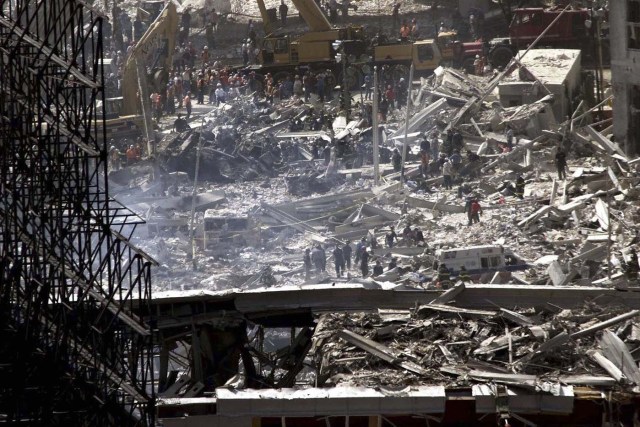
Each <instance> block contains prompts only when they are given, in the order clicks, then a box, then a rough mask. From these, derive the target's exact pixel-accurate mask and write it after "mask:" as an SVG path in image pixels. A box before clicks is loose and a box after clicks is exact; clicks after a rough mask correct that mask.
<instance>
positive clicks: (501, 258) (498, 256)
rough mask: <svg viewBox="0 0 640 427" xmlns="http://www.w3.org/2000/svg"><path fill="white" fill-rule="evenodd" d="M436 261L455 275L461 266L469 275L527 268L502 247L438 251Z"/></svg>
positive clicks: (487, 246)
mask: <svg viewBox="0 0 640 427" xmlns="http://www.w3.org/2000/svg"><path fill="white" fill-rule="evenodd" d="M436 260H437V262H438V264H445V265H446V266H447V268H448V269H449V272H450V273H452V274H457V273H458V272H459V271H460V268H461V267H462V266H464V268H466V269H467V271H468V272H469V274H480V273H486V272H490V271H505V270H509V271H513V270H521V269H524V268H527V264H526V263H525V262H523V261H522V260H521V259H519V257H518V256H516V255H515V254H514V253H513V252H512V251H511V250H509V249H507V248H504V247H503V246H502V245H481V246H467V247H464V248H452V249H438V250H437V251H436Z"/></svg>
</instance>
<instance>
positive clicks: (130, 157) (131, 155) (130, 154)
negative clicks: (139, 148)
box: [126, 145, 136, 165]
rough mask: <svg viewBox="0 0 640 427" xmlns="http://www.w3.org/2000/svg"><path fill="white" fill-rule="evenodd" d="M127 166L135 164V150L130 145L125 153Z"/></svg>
mask: <svg viewBox="0 0 640 427" xmlns="http://www.w3.org/2000/svg"><path fill="white" fill-rule="evenodd" d="M126 156H127V165H132V164H134V163H135V162H136V149H135V147H134V146H133V145H130V146H129V148H128V149H127V152H126Z"/></svg>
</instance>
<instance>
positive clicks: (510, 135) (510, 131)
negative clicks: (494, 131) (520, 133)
mask: <svg viewBox="0 0 640 427" xmlns="http://www.w3.org/2000/svg"><path fill="white" fill-rule="evenodd" d="M505 136H506V137H507V146H508V147H509V148H510V149H511V148H513V129H511V127H509V126H507V132H506V134H505Z"/></svg>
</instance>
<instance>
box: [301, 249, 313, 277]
mask: <svg viewBox="0 0 640 427" xmlns="http://www.w3.org/2000/svg"><path fill="white" fill-rule="evenodd" d="M302 260H303V262H304V278H305V280H309V279H310V278H311V251H310V250H309V248H307V249H305V250H304V256H303V257H302Z"/></svg>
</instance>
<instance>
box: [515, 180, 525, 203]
mask: <svg viewBox="0 0 640 427" xmlns="http://www.w3.org/2000/svg"><path fill="white" fill-rule="evenodd" d="M524 186H525V182H524V178H523V177H522V175H518V178H517V179H516V190H515V196H516V197H517V198H518V199H520V200H522V199H523V198H524Z"/></svg>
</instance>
